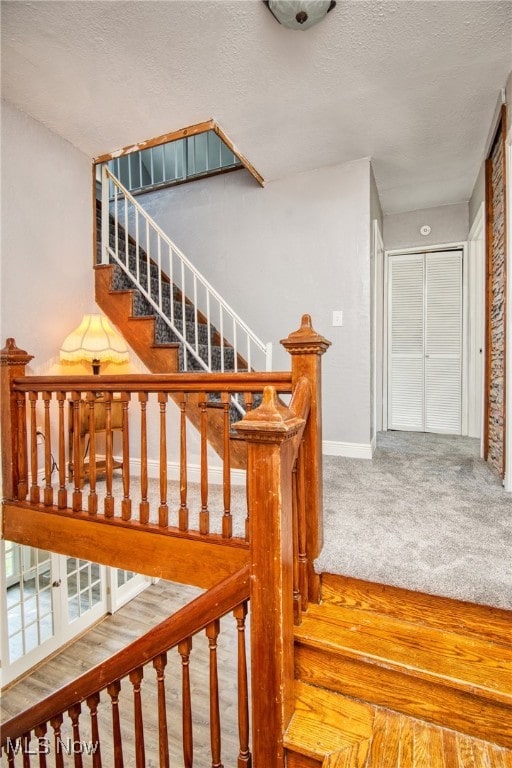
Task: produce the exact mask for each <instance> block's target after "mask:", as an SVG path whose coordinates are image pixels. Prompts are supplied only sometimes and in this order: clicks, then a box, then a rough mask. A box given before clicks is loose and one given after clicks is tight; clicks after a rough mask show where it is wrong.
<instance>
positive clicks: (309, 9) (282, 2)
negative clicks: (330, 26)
mask: <svg viewBox="0 0 512 768" xmlns="http://www.w3.org/2000/svg"><path fill="white" fill-rule="evenodd" d="M263 2H264V3H265V5H266V6H267V8H268V9H269V11H270V12H271V14H272V15H273V16H274V18H276V19H277V21H278V22H279V23H280V24H282V25H283V27H288V29H301V30H305V29H309V28H310V27H312V26H313V24H317V23H318V22H319V21H321V20H322V19H323V18H324V16H327V14H328V13H329V11H332V9H333V8H334V6H335V5H336V2H335V0H263Z"/></svg>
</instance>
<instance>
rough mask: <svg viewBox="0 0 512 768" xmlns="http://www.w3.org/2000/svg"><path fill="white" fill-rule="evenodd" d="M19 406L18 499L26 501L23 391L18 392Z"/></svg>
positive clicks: (26, 469) (25, 429)
mask: <svg viewBox="0 0 512 768" xmlns="http://www.w3.org/2000/svg"><path fill="white" fill-rule="evenodd" d="M16 403H17V406H18V468H19V480H18V500H19V501H24V500H25V499H26V498H27V492H28V477H27V474H28V466H27V411H26V405H25V395H24V394H23V392H18V393H17V394H16Z"/></svg>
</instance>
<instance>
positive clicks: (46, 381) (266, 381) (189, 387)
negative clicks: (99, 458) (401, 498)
mask: <svg viewBox="0 0 512 768" xmlns="http://www.w3.org/2000/svg"><path fill="white" fill-rule="evenodd" d="M267 385H271V386H273V387H274V388H275V389H276V391H277V392H291V385H292V374H291V373H290V372H289V371H279V372H271V373H168V374H158V373H151V374H140V373H132V374H123V376H103V375H100V376H62V375H59V376H24V377H22V378H21V377H18V378H15V379H13V381H12V389H13V391H15V392H48V391H49V392H70V391H78V392H86V391H87V392H105V391H110V392H161V391H162V390H167V391H169V392H171V391H176V392H211V391H214V390H223V391H225V392H261V390H262V389H263V387H265V386H267Z"/></svg>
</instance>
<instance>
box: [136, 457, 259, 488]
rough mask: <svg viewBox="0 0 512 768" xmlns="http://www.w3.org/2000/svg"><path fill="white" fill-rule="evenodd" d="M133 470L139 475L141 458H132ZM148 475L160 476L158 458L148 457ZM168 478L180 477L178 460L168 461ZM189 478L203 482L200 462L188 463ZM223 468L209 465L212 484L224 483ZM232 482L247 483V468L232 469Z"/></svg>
mask: <svg viewBox="0 0 512 768" xmlns="http://www.w3.org/2000/svg"><path fill="white" fill-rule="evenodd" d="M130 467H131V471H132V472H133V473H134V474H135V475H137V474H139V473H140V459H130ZM148 477H151V478H159V477H160V462H159V461H158V459H148ZM167 478H168V480H179V479H180V465H179V464H178V462H177V461H168V462H167ZM187 480H188V482H189V483H200V482H201V467H200V465H199V464H187ZM222 481H223V469H222V467H208V482H209V483H211V484H212V485H222ZM231 484H232V485H245V470H244V469H232V470H231Z"/></svg>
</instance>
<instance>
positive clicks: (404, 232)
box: [384, 203, 469, 250]
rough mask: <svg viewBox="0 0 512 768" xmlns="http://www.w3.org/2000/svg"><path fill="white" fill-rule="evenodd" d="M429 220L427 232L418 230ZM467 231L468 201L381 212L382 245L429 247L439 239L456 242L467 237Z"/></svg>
mask: <svg viewBox="0 0 512 768" xmlns="http://www.w3.org/2000/svg"><path fill="white" fill-rule="evenodd" d="M424 224H428V225H429V226H430V227H431V232H430V234H429V235H427V236H426V237H424V236H423V235H421V234H420V228H421V227H422V226H423V225H424ZM468 232H469V209H468V204H467V203H458V204H457V205H443V206H440V207H438V208H425V209H423V210H419V211H408V212H407V213H395V214H391V215H389V216H384V247H385V248H386V250H393V249H395V248H422V247H423V246H425V248H428V247H430V246H432V245H437V244H440V243H457V242H461V241H464V240H467V237H468Z"/></svg>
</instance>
